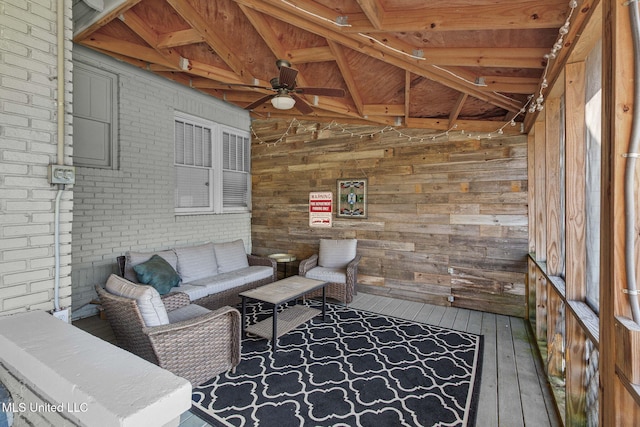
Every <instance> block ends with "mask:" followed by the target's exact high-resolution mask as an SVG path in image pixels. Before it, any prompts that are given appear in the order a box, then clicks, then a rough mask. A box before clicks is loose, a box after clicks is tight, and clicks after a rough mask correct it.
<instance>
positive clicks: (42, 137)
mask: <svg viewBox="0 0 640 427" xmlns="http://www.w3.org/2000/svg"><path fill="white" fill-rule="evenodd" d="M5 136H6V137H8V138H21V139H26V140H35V141H43V142H51V141H52V140H53V138H52V135H51V134H50V133H47V132H37V131H33V130H29V129H21V128H13V127H6V128H5Z"/></svg>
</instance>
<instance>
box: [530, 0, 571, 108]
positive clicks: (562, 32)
mask: <svg viewBox="0 0 640 427" xmlns="http://www.w3.org/2000/svg"><path fill="white" fill-rule="evenodd" d="M577 7H578V1H577V0H571V1H570V2H569V8H570V10H569V15H568V16H567V19H566V20H565V21H564V24H563V25H562V27H560V29H559V30H558V38H557V39H556V42H555V43H554V44H553V48H552V49H551V51H550V52H549V53H547V54H545V55H544V59H546V60H547V63H546V65H545V66H544V72H543V73H542V83H540V91H539V92H538V97H537V98H536V101H535V102H532V103H530V105H529V113H535V112H536V111H542V110H543V109H544V93H543V92H544V90H545V89H546V88H548V87H549V82H548V81H547V73H548V72H549V68H550V64H551V60H553V59H556V57H557V56H558V52H559V51H560V50H561V49H562V47H563V43H564V36H566V35H567V34H569V27H570V26H571V17H572V16H573V12H574V11H575V10H576V8H577Z"/></svg>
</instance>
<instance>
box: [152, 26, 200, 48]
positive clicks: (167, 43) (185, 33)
mask: <svg viewBox="0 0 640 427" xmlns="http://www.w3.org/2000/svg"><path fill="white" fill-rule="evenodd" d="M202 42H204V37H202V35H201V34H200V33H199V32H198V31H196V30H195V29H193V28H189V29H188V30H180V31H174V32H171V33H166V34H159V35H158V44H157V47H158V48H159V49H169V48H172V47H178V46H186V45H189V44H195V43H202Z"/></svg>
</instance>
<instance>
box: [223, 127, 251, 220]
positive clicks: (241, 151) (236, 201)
mask: <svg viewBox="0 0 640 427" xmlns="http://www.w3.org/2000/svg"><path fill="white" fill-rule="evenodd" d="M222 147H223V160H222V169H223V178H222V179H223V184H222V188H223V191H222V193H223V206H224V208H225V209H226V208H244V207H246V206H248V205H249V192H250V189H251V187H250V185H251V181H250V179H249V178H250V175H249V171H250V167H251V154H250V147H251V140H250V139H249V138H248V137H246V136H241V135H238V134H234V133H231V132H227V131H223V132H222Z"/></svg>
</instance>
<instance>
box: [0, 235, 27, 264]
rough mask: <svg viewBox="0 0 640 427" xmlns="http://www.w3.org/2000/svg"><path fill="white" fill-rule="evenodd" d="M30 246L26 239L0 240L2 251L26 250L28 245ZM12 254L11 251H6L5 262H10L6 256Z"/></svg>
mask: <svg viewBox="0 0 640 427" xmlns="http://www.w3.org/2000/svg"><path fill="white" fill-rule="evenodd" d="M28 244H29V240H28V239H27V238H26V237H18V238H15V239H6V238H3V239H0V249H2V250H7V249H14V250H15V249H18V248H26V247H27V245H28ZM8 253H10V252H9V251H6V252H5V253H4V254H5V258H4V259H5V260H8V258H7V257H6V254H8ZM14 259H20V258H14Z"/></svg>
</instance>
